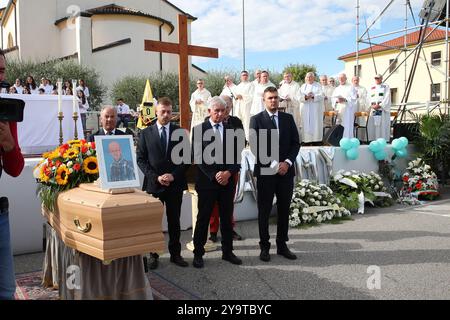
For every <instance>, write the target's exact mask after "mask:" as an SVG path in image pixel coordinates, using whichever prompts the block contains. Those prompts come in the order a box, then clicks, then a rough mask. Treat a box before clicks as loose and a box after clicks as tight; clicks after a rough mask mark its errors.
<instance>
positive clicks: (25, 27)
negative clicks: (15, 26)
mask: <svg viewBox="0 0 450 320" xmlns="http://www.w3.org/2000/svg"><path fill="white" fill-rule="evenodd" d="M56 2H57V0H39V1H33V0H25V1H23V0H19V1H17V4H18V10H19V11H18V13H19V17H20V19H18V20H19V32H20V39H19V41H20V43H19V48H20V54H21V58H22V59H23V60H38V61H42V60H46V59H49V58H55V57H60V44H59V29H58V27H56V26H55V24H54V22H55V20H56V19H57V18H56V17H57V15H56Z"/></svg>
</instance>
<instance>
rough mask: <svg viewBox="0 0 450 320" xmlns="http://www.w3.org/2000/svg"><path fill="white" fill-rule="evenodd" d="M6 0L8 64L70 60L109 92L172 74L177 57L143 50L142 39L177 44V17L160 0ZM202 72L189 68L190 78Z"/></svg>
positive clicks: (3, 34) (4, 32) (2, 14)
mask: <svg viewBox="0 0 450 320" xmlns="http://www.w3.org/2000/svg"><path fill="white" fill-rule="evenodd" d="M111 1H114V0H39V1H37V0H10V1H9V2H8V5H7V6H6V7H5V8H2V9H0V19H1V20H0V21H1V28H0V33H1V38H0V41H1V47H2V49H3V50H4V51H5V52H6V56H7V58H8V59H18V60H20V61H38V62H44V61H48V60H53V59H73V60H76V61H77V62H78V63H79V64H81V65H84V66H89V67H93V68H95V70H97V72H99V73H100V75H101V81H102V82H103V84H105V85H106V86H108V87H110V86H111V84H112V83H114V82H115V81H117V80H119V79H121V78H122V77H123V76H126V75H147V74H149V73H152V72H157V71H166V72H175V73H177V72H178V57H177V56H176V55H171V54H162V53H158V52H148V51H144V40H155V41H167V42H178V29H177V28H178V15H179V14H183V15H186V16H187V17H188V35H189V42H190V38H191V37H190V33H191V32H190V30H191V23H192V22H194V21H195V20H196V18H195V17H193V16H191V15H190V14H188V13H186V12H184V11H182V10H181V9H179V8H178V7H176V6H175V5H174V4H172V3H170V2H169V1H166V0H116V1H114V3H111ZM204 74H205V72H204V71H203V70H201V69H200V68H198V67H196V66H195V65H192V64H191V68H190V75H191V76H193V77H194V78H198V77H202V76H204Z"/></svg>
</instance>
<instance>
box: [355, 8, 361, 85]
mask: <svg viewBox="0 0 450 320" xmlns="http://www.w3.org/2000/svg"><path fill="white" fill-rule="evenodd" d="M359 8H360V6H359V0H356V70H355V76H356V77H359Z"/></svg>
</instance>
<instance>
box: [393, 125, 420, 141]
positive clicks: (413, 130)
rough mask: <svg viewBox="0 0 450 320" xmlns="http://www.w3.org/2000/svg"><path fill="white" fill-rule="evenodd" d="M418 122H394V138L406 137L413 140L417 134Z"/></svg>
mask: <svg viewBox="0 0 450 320" xmlns="http://www.w3.org/2000/svg"><path fill="white" fill-rule="evenodd" d="M419 130H420V124H419V123H416V122H412V123H396V124H395V125H394V139H397V138H401V137H406V138H408V140H409V142H413V141H415V140H416V139H417V137H418V135H419Z"/></svg>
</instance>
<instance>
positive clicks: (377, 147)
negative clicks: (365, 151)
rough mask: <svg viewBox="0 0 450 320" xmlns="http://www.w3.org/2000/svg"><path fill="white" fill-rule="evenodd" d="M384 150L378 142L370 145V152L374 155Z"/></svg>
mask: <svg viewBox="0 0 450 320" xmlns="http://www.w3.org/2000/svg"><path fill="white" fill-rule="evenodd" d="M383 148H384V147H383V146H382V145H381V144H380V143H379V142H378V141H372V142H371V143H370V144H369V150H370V151H372V152H373V153H376V152H378V151H381V150H383Z"/></svg>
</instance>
